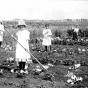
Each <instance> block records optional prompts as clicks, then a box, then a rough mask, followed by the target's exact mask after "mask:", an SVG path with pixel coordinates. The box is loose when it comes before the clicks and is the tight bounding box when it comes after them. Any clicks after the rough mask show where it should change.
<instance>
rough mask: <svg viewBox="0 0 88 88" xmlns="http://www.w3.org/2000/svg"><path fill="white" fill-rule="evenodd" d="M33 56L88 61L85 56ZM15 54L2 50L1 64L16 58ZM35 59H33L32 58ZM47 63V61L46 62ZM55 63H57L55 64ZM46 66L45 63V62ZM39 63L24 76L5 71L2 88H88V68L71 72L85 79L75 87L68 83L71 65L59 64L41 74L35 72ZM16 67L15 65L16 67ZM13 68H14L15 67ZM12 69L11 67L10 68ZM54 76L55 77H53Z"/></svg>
mask: <svg viewBox="0 0 88 88" xmlns="http://www.w3.org/2000/svg"><path fill="white" fill-rule="evenodd" d="M31 52H32V54H33V55H34V56H35V57H36V58H38V60H40V59H44V58H47V59H51V63H52V64H53V62H52V60H53V61H55V60H60V61H64V60H67V59H70V60H74V61H75V60H83V61H86V62H87V61H88V60H87V58H86V57H87V56H83V55H68V56H67V57H66V56H65V55H64V54H62V53H60V54H59V53H52V52H48V53H47V52H38V51H31ZM14 55H15V52H9V51H4V50H1V52H0V60H1V63H5V62H3V61H4V60H6V58H7V57H14ZM32 59H33V58H32ZM45 63H46V61H45ZM54 63H55V62H54ZM43 64H44V62H43ZM36 65H38V63H33V64H31V65H30V66H29V68H28V71H29V74H28V75H27V74H26V75H22V74H17V73H10V72H9V71H8V70H6V69H4V75H3V74H0V88H88V74H87V73H88V66H81V67H80V68H79V69H78V70H71V71H72V72H74V74H75V75H77V76H80V77H83V81H82V82H78V83H75V84H74V85H71V84H68V83H67V79H68V78H67V77H66V76H65V75H66V74H67V72H68V70H69V65H65V64H64V63H62V62H61V63H58V64H57V65H54V67H50V68H49V69H48V71H44V72H42V73H40V74H36V73H34V72H33V69H34V68H35V66H36ZM14 66H15V65H14ZM14 66H13V67H14ZM9 67H10V66H9ZM52 75H53V77H52Z"/></svg>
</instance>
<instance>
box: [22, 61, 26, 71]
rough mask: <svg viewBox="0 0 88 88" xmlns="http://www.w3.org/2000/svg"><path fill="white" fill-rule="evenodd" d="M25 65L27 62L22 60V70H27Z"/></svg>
mask: <svg viewBox="0 0 88 88" xmlns="http://www.w3.org/2000/svg"><path fill="white" fill-rule="evenodd" d="M25 65H26V62H22V70H23V71H24V70H25Z"/></svg>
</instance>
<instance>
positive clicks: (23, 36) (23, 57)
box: [16, 29, 31, 61]
mask: <svg viewBox="0 0 88 88" xmlns="http://www.w3.org/2000/svg"><path fill="white" fill-rule="evenodd" d="M16 35H17V36H18V42H19V43H20V44H21V45H22V46H23V47H24V48H26V49H27V50H28V51H29V44H28V41H27V40H28V39H29V36H30V32H29V31H27V30H25V29H24V30H22V31H18V32H17V34H16ZM19 43H17V45H16V61H29V60H30V58H31V56H30V54H29V53H28V52H26V51H25V49H23V47H22V46H21V45H20V44H19Z"/></svg>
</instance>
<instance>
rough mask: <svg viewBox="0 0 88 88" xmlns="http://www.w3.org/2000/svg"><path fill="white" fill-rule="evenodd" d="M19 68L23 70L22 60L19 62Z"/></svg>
mask: <svg viewBox="0 0 88 88" xmlns="http://www.w3.org/2000/svg"><path fill="white" fill-rule="evenodd" d="M19 70H22V61H21V62H19Z"/></svg>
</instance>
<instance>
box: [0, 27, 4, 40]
mask: <svg viewBox="0 0 88 88" xmlns="http://www.w3.org/2000/svg"><path fill="white" fill-rule="evenodd" d="M3 32H4V26H3V25H0V41H3Z"/></svg>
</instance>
